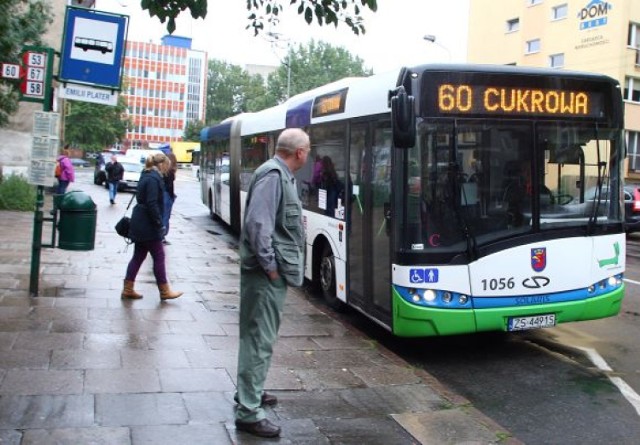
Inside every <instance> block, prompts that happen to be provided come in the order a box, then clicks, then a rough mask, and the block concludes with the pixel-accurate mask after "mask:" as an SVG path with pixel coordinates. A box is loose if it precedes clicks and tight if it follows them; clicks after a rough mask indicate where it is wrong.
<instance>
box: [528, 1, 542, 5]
mask: <svg viewBox="0 0 640 445" xmlns="http://www.w3.org/2000/svg"><path fill="white" fill-rule="evenodd" d="M525 1H526V3H527V6H535V5H540V4H542V0H525Z"/></svg>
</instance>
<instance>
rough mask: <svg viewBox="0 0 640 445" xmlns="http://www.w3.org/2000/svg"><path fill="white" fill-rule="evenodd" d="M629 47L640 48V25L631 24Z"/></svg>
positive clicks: (628, 38)
mask: <svg viewBox="0 0 640 445" xmlns="http://www.w3.org/2000/svg"><path fill="white" fill-rule="evenodd" d="M627 45H629V46H630V47H631V48H640V25H638V24H637V23H629V35H628V36H627Z"/></svg>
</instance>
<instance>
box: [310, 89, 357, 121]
mask: <svg viewBox="0 0 640 445" xmlns="http://www.w3.org/2000/svg"><path fill="white" fill-rule="evenodd" d="M347 91H348V89H347V88H345V89H342V90H340V91H335V92H333V93H328V94H323V95H322V96H318V97H316V98H315V99H314V101H313V110H312V113H311V116H312V117H322V116H329V115H331V114H337V113H344V107H345V104H346V100H347Z"/></svg>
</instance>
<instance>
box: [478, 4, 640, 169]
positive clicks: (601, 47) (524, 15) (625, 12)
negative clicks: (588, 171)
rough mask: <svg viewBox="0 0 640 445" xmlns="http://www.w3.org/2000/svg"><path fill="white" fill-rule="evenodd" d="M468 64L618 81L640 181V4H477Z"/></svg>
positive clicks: (630, 165)
mask: <svg viewBox="0 0 640 445" xmlns="http://www.w3.org/2000/svg"><path fill="white" fill-rule="evenodd" d="M469 3H470V7H469V8H470V9H469V35H468V46H467V48H468V49H467V51H468V53H467V59H468V61H469V62H470V63H490V64H503V65H508V64H510V65H522V66H534V67H552V68H557V69H565V70H578V71H589V72H595V73H601V74H606V75H608V76H611V77H613V78H615V79H617V80H618V81H619V82H620V86H621V88H622V93H623V98H624V102H625V127H626V137H627V147H628V157H627V162H626V166H625V172H626V177H627V179H628V180H630V181H640V1H638V0H612V1H604V0H472V1H471V2H469Z"/></svg>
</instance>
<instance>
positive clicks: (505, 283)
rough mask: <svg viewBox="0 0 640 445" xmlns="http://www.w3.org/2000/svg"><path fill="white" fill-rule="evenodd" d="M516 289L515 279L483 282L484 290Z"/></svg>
mask: <svg viewBox="0 0 640 445" xmlns="http://www.w3.org/2000/svg"><path fill="white" fill-rule="evenodd" d="M514 287H516V282H515V279H514V278H513V277H509V278H491V279H490V280H482V290H504V289H513V288H514Z"/></svg>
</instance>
